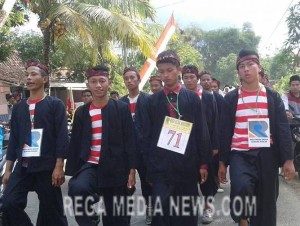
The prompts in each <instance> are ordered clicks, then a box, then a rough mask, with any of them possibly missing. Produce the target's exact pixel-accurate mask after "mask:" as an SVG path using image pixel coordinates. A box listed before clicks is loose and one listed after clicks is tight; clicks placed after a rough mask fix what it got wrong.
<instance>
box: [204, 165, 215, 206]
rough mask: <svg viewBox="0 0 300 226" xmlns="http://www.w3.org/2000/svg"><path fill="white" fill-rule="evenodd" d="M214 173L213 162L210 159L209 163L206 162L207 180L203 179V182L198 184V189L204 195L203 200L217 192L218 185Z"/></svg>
mask: <svg viewBox="0 0 300 226" xmlns="http://www.w3.org/2000/svg"><path fill="white" fill-rule="evenodd" d="M215 175H216V174H215V162H214V161H212V162H211V163H210V164H208V176H207V180H206V181H205V183H203V184H200V190H201V193H202V195H203V196H204V199H205V201H207V199H208V198H209V197H214V196H215V194H216V193H217V190H218V185H217V181H216V178H215ZM200 181H201V178H200Z"/></svg>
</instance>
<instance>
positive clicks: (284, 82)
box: [273, 74, 292, 95]
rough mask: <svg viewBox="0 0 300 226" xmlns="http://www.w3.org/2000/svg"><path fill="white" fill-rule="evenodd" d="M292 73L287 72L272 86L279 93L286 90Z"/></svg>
mask: <svg viewBox="0 0 300 226" xmlns="http://www.w3.org/2000/svg"><path fill="white" fill-rule="evenodd" d="M291 76H292V74H288V75H286V76H284V77H282V78H281V79H280V80H279V81H278V82H277V83H276V84H275V85H274V86H273V88H274V89H275V90H276V91H277V92H279V94H280V95H282V94H284V93H286V92H288V90H289V88H290V87H289V80H290V77H291Z"/></svg>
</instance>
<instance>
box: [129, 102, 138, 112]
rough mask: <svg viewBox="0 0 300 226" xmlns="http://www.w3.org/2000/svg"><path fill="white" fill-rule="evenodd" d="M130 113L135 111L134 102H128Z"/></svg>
mask: <svg viewBox="0 0 300 226" xmlns="http://www.w3.org/2000/svg"><path fill="white" fill-rule="evenodd" d="M129 107H130V113H135V108H136V103H130V105H129Z"/></svg>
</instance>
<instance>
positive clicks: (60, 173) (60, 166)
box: [52, 159, 65, 187]
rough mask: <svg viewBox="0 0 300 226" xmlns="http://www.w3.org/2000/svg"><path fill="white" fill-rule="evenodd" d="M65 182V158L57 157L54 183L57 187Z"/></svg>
mask: <svg viewBox="0 0 300 226" xmlns="http://www.w3.org/2000/svg"><path fill="white" fill-rule="evenodd" d="M64 182H65V173H64V160H63V159H57V160H56V165H55V168H54V170H53V173H52V185H53V186H55V187H59V186H61V185H62V184H63V183H64Z"/></svg>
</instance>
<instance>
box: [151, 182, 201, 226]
mask: <svg viewBox="0 0 300 226" xmlns="http://www.w3.org/2000/svg"><path fill="white" fill-rule="evenodd" d="M152 192H153V193H152V196H153V200H152V205H153V208H154V212H153V218H152V223H151V225H152V226H177V225H178V226H182V225H189V226H197V223H198V208H197V207H195V205H194V204H195V203H196V199H197V197H198V187H197V182H195V183H178V184H173V185H168V184H163V183H154V184H152ZM185 198H186V200H184V199H185ZM172 200H173V202H171V201H172ZM183 202H184V205H183ZM171 203H173V204H175V206H178V207H179V209H178V212H176V210H175V209H174V208H172V206H173V207H174V205H172V204H171ZM183 206H184V209H183ZM160 210H162V211H160ZM184 214H186V215H184Z"/></svg>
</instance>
